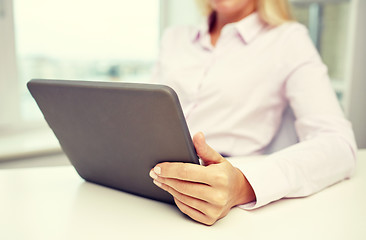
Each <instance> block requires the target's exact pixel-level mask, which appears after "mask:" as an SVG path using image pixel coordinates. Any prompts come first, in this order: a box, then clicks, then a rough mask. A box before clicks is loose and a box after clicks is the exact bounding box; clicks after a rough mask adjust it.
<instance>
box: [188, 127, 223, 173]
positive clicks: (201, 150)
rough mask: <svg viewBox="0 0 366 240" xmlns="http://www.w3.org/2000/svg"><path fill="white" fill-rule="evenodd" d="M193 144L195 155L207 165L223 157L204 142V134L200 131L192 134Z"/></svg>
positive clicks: (221, 159) (219, 161)
mask: <svg viewBox="0 0 366 240" xmlns="http://www.w3.org/2000/svg"><path fill="white" fill-rule="evenodd" d="M193 144H194V146H195V148H196V152H197V155H198V156H199V157H200V158H201V160H202V161H203V162H204V165H206V166H207V165H210V164H215V163H221V162H223V161H224V158H223V157H222V156H221V155H220V154H219V153H218V152H216V151H215V150H214V149H212V148H211V147H210V146H209V145H208V144H207V143H206V140H205V136H204V135H203V133H202V132H199V133H196V134H195V135H194V136H193Z"/></svg>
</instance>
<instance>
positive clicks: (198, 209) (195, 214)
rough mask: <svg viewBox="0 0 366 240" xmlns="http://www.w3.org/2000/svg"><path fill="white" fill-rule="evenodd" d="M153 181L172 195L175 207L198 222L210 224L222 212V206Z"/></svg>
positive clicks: (219, 216)
mask: <svg viewBox="0 0 366 240" xmlns="http://www.w3.org/2000/svg"><path fill="white" fill-rule="evenodd" d="M154 183H155V184H156V185H157V186H159V187H160V188H162V189H163V190H165V191H167V192H169V193H170V194H171V195H172V196H173V197H174V201H175V203H176V205H177V207H178V208H179V209H180V210H181V211H182V212H183V213H184V214H186V215H188V216H189V217H191V218H192V219H194V220H196V221H198V222H201V223H203V224H206V225H212V224H214V223H215V222H216V221H217V220H218V219H219V218H221V217H222V216H223V212H222V211H221V210H222V208H220V207H217V206H215V205H213V204H210V203H208V202H206V201H203V200H200V199H196V198H194V197H190V196H187V195H185V194H182V193H181V192H179V191H176V190H175V189H174V188H172V187H170V186H168V185H166V184H164V183H160V182H157V181H156V180H154Z"/></svg>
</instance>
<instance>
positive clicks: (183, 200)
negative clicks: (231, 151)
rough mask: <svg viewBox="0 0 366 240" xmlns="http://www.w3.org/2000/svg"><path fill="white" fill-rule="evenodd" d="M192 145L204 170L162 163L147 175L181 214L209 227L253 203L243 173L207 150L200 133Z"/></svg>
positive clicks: (195, 166)
mask: <svg viewBox="0 0 366 240" xmlns="http://www.w3.org/2000/svg"><path fill="white" fill-rule="evenodd" d="M193 144H194V145H195V148H196V152H197V155H198V156H199V157H200V158H201V160H202V161H203V163H204V166H201V165H197V164H190V163H169V162H164V163H160V164H157V165H156V166H155V167H154V169H152V170H151V171H150V176H151V177H152V178H153V179H154V183H155V184H156V185H157V186H158V187H160V188H162V189H163V190H165V191H167V192H169V193H170V194H171V195H172V196H173V197H174V201H175V203H176V204H177V206H178V208H179V209H180V210H181V211H182V212H183V213H185V214H186V215H188V216H189V217H191V218H192V219H194V220H196V221H198V222H201V223H203V224H206V225H212V224H214V223H215V222H216V221H217V220H218V219H220V218H222V217H224V216H226V215H227V214H228V212H229V211H230V209H231V208H232V207H233V206H236V205H239V204H244V203H248V202H251V201H254V200H255V194H254V191H253V189H252V187H251V186H250V184H249V182H248V181H247V179H246V178H245V176H244V175H243V174H242V172H241V171H240V170H239V169H237V168H235V167H233V166H232V165H231V164H230V163H229V162H228V161H227V160H226V159H225V158H223V157H222V156H221V155H220V154H219V153H217V152H216V151H215V150H213V149H212V148H211V147H210V146H208V145H207V143H206V141H205V138H204V135H203V134H202V133H197V134H196V135H195V136H194V137H193Z"/></svg>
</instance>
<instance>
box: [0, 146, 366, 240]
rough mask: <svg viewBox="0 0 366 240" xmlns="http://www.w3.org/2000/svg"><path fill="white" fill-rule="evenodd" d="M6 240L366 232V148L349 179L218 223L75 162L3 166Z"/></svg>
mask: <svg viewBox="0 0 366 240" xmlns="http://www.w3.org/2000/svg"><path fill="white" fill-rule="evenodd" d="M0 239H1V240H7V239H37V240H38V239H225V240H226V239H342V240H343V239H366V150H362V151H360V152H359V161H358V168H357V173H356V175H355V176H354V177H353V178H352V179H350V180H345V181H343V182H341V183H338V184H336V185H334V186H331V187H329V188H327V189H325V190H324V191H322V192H320V193H318V194H315V195H313V196H310V197H307V198H299V199H283V200H280V201H277V202H275V203H272V204H269V205H267V206H265V207H263V208H260V209H257V210H253V211H244V210H241V209H239V208H234V209H232V211H231V212H230V213H229V215H228V216H226V217H225V218H224V219H221V220H220V221H218V222H217V223H216V224H215V225H213V226H211V227H208V226H204V225H201V224H199V223H197V222H195V221H193V220H191V219H190V218H188V217H186V216H184V215H183V214H181V213H180V212H179V210H178V209H177V208H176V207H174V206H171V205H168V204H165V203H160V202H157V201H153V200H149V199H144V198H141V197H137V196H134V195H130V194H126V193H124V192H120V191H116V190H113V189H109V188H106V187H102V186H98V185H95V184H91V183H87V182H85V181H83V180H82V179H81V178H80V177H79V176H78V175H77V173H76V172H75V170H74V169H73V168H72V167H71V166H63V167H44V168H26V169H9V170H0Z"/></svg>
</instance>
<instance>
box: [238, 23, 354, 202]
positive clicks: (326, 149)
mask: <svg viewBox="0 0 366 240" xmlns="http://www.w3.org/2000/svg"><path fill="white" fill-rule="evenodd" d="M286 48H287V50H286V51H285V52H286V53H285V54H284V59H285V60H284V62H285V63H284V64H285V67H286V69H288V74H287V76H286V79H285V82H284V84H285V97H286V99H287V100H288V102H289V104H290V106H291V108H292V109H293V111H294V113H295V116H296V122H295V127H296V131H297V134H298V137H299V140H300V142H299V143H298V144H295V145H293V146H291V147H288V148H286V149H283V150H281V151H279V152H276V153H273V154H271V155H268V156H267V157H265V158H263V159H259V160H257V161H251V162H249V163H243V164H239V165H237V166H236V167H238V168H239V169H240V170H241V171H242V172H243V174H244V175H245V176H246V178H247V179H248V181H249V182H250V184H251V186H252V187H253V189H254V192H255V194H256V202H253V203H249V204H245V205H241V206H240V207H241V208H244V209H254V208H258V207H261V206H263V205H266V204H268V203H270V202H272V201H275V200H278V199H280V198H284V197H287V198H292V197H304V196H308V195H311V194H313V193H316V192H318V191H320V190H322V189H324V188H326V187H328V186H330V185H332V184H334V183H336V182H339V181H341V180H343V179H345V178H349V177H350V176H351V175H352V174H353V172H354V170H355V166H356V151H357V147H356V143H355V140H354V135H353V131H352V127H351V124H350V122H349V121H347V120H346V119H345V117H344V115H343V113H342V110H341V108H340V106H339V104H338V101H337V98H336V95H335V93H334V91H333V89H332V87H331V84H330V80H329V77H328V73H327V68H326V66H325V65H324V64H323V63H322V61H321V59H320V56H319V54H318V53H317V51H316V49H315V48H314V46H313V44H312V42H311V40H310V38H309V36H308V33H307V31H306V29H305V28H303V27H302V28H297V30H296V31H293V32H292V33H291V35H289V36H288V44H287V45H286ZM288 49H290V50H288Z"/></svg>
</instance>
